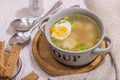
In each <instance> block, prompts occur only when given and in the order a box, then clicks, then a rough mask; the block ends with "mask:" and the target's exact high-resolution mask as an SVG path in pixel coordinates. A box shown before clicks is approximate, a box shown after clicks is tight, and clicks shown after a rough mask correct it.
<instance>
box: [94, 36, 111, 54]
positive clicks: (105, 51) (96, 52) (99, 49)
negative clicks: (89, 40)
mask: <svg viewBox="0 0 120 80" xmlns="http://www.w3.org/2000/svg"><path fill="white" fill-rule="evenodd" d="M104 40H105V41H107V42H109V45H108V46H107V47H106V48H104V49H101V48H99V47H97V48H96V49H95V50H93V54H96V55H99V54H105V53H108V52H109V51H110V50H111V48H112V41H111V39H110V38H109V37H108V36H105V37H104Z"/></svg>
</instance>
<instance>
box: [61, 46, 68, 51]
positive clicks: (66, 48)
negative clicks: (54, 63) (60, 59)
mask: <svg viewBox="0 0 120 80" xmlns="http://www.w3.org/2000/svg"><path fill="white" fill-rule="evenodd" d="M59 48H61V49H63V50H67V51H69V50H70V49H69V48H63V47H62V46H60V47H59Z"/></svg>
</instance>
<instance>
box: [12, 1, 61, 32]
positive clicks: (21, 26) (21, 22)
mask: <svg viewBox="0 0 120 80" xmlns="http://www.w3.org/2000/svg"><path fill="white" fill-rule="evenodd" d="M62 4H63V2H62V0H59V1H57V2H56V3H55V4H54V6H53V7H52V8H51V9H50V10H49V11H48V12H47V13H46V14H45V15H43V16H41V17H39V18H37V19H35V20H32V19H28V18H21V19H16V20H14V21H12V22H11V24H10V27H11V28H13V29H15V30H17V31H20V32H24V31H28V30H29V29H30V28H31V27H32V26H34V25H35V24H37V23H38V22H39V20H40V19H41V18H43V17H45V16H47V15H49V14H53V13H55V12H56V11H58V10H59V9H60V7H61V5H62Z"/></svg>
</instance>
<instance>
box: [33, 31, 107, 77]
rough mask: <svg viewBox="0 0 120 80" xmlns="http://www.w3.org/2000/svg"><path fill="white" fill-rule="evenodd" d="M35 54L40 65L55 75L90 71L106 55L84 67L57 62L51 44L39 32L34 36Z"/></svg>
mask: <svg viewBox="0 0 120 80" xmlns="http://www.w3.org/2000/svg"><path fill="white" fill-rule="evenodd" d="M105 47H106V43H105V41H103V42H102V45H101V48H105ZM32 52H33V56H34V58H35V60H36V62H37V64H38V65H39V66H40V68H41V69H43V70H44V71H45V72H46V73H48V74H51V75H53V76H61V75H68V74H78V73H84V72H88V71H90V70H93V69H94V68H96V67H97V66H98V65H99V64H100V63H101V61H102V60H103V58H104V56H105V55H99V56H98V57H97V58H96V59H95V60H94V61H93V62H91V63H90V64H88V65H86V66H83V67H69V66H65V65H63V64H61V63H59V62H57V61H56V60H55V59H54V58H53V56H52V54H51V51H50V46H49V44H48V42H47V40H46V39H45V37H44V36H42V35H41V34H40V32H37V34H36V35H35V37H34V40H33V44H32Z"/></svg>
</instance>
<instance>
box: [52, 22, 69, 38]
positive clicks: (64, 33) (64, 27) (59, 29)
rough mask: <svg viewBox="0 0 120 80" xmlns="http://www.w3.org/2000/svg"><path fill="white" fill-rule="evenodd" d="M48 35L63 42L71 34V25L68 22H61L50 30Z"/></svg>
mask: <svg viewBox="0 0 120 80" xmlns="http://www.w3.org/2000/svg"><path fill="white" fill-rule="evenodd" d="M50 33H51V37H53V38H55V39H58V40H63V39H65V38H67V37H68V36H69V35H70V33H71V24H70V22H68V21H63V20H61V21H60V22H59V23H58V22H57V23H56V24H55V25H54V27H52V28H51V29H50Z"/></svg>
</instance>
